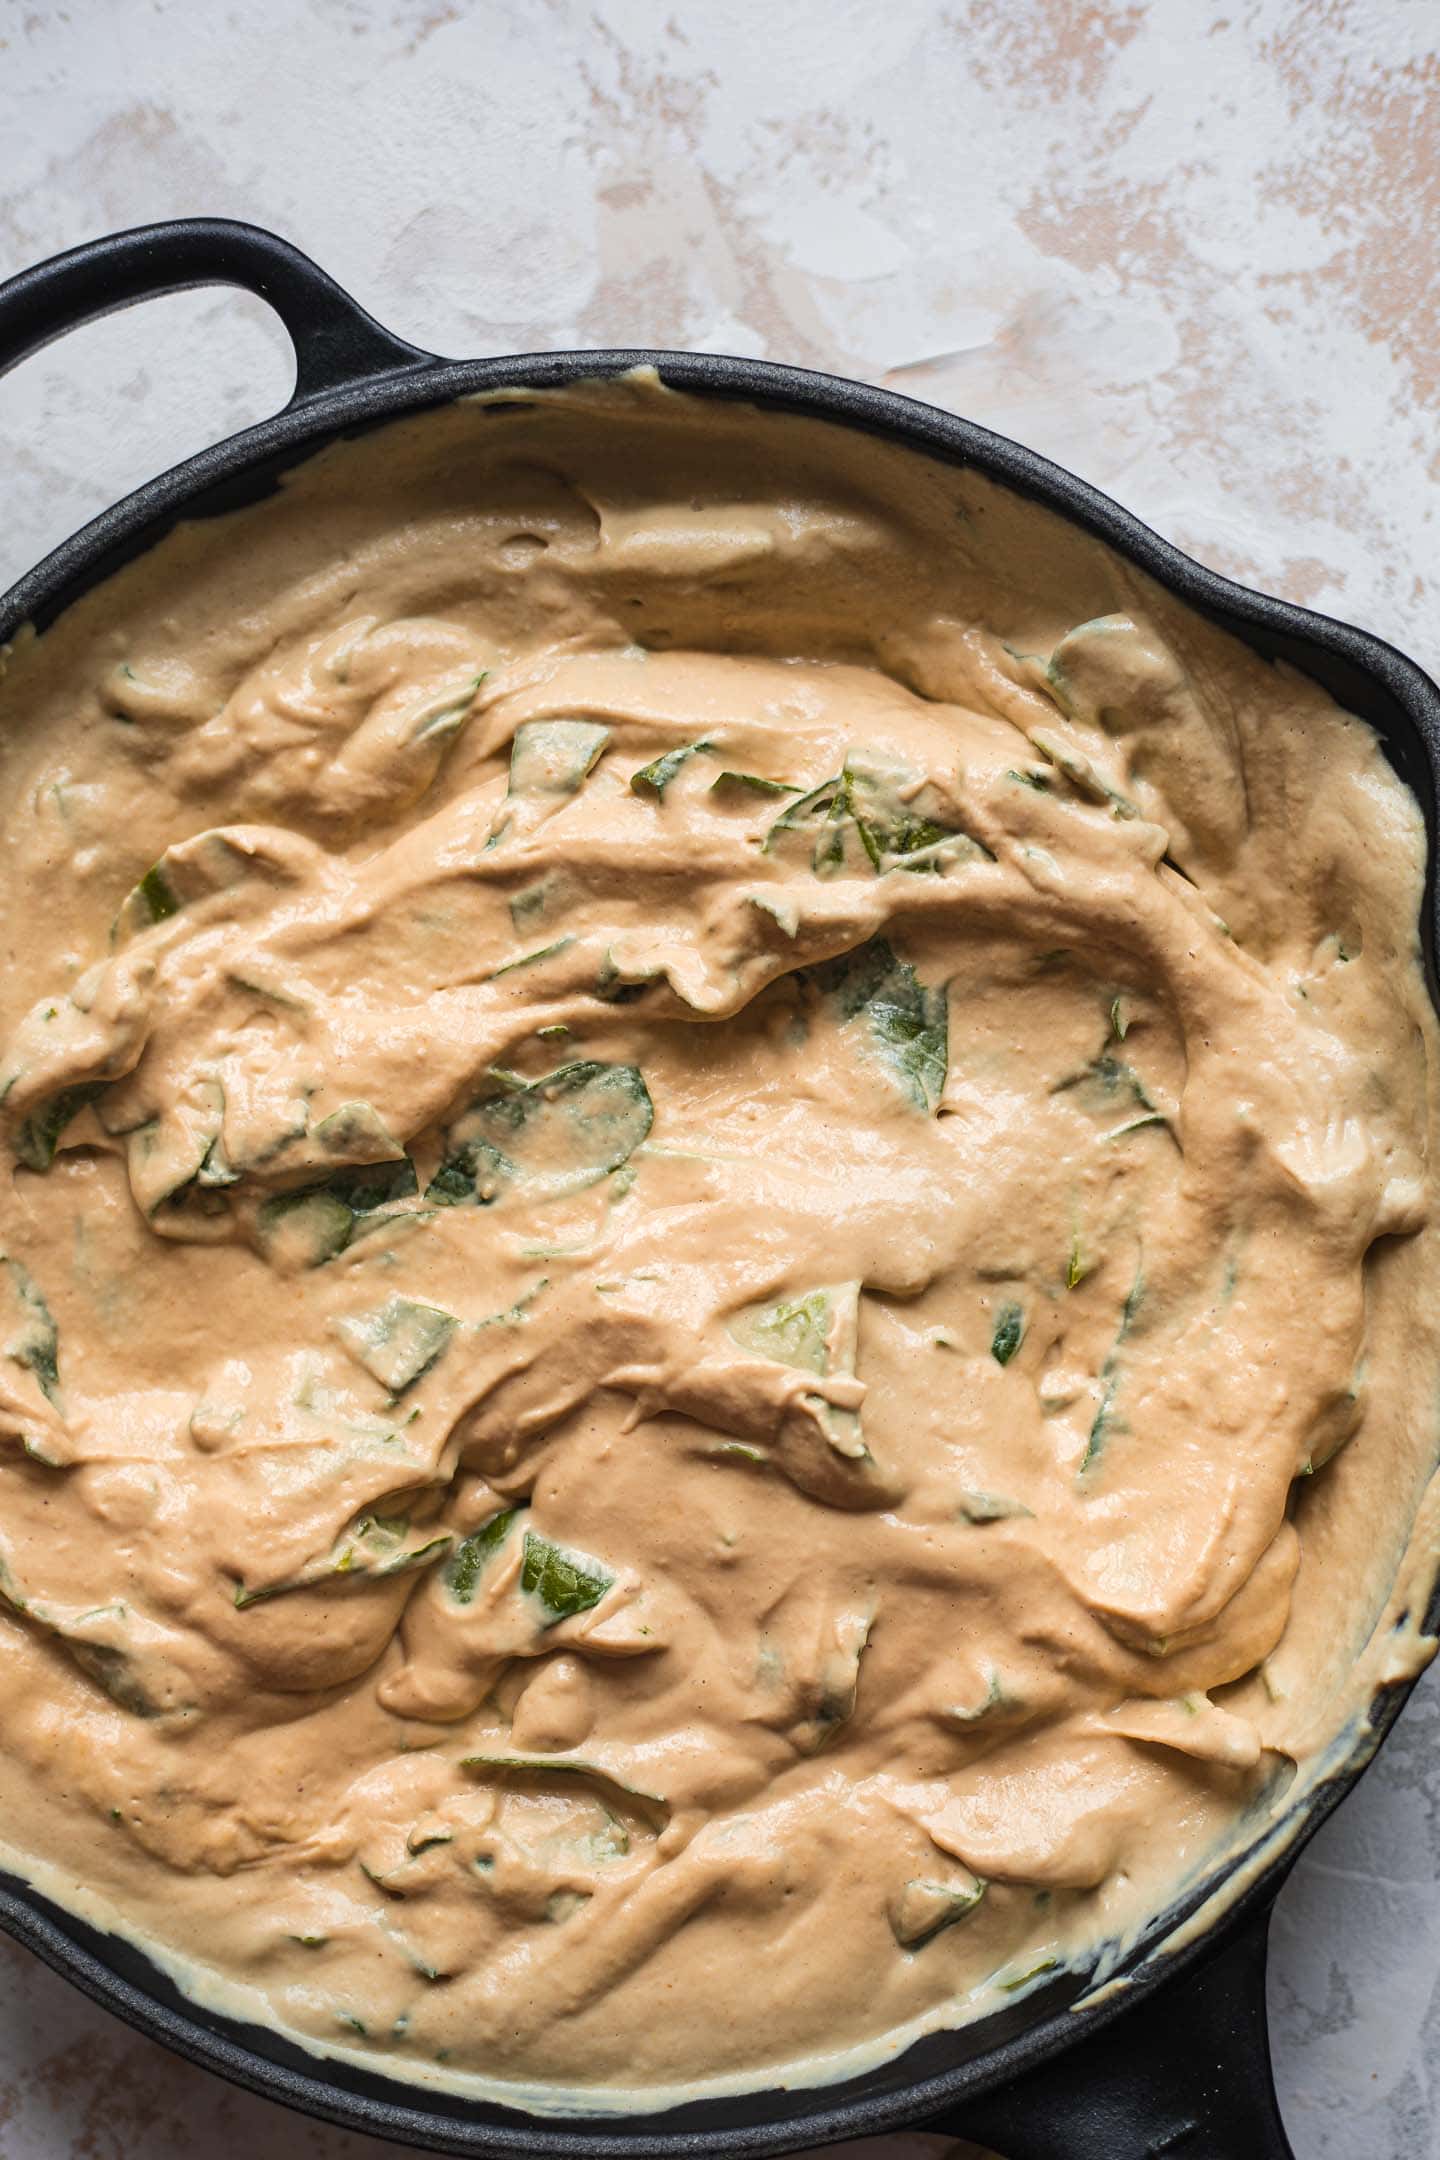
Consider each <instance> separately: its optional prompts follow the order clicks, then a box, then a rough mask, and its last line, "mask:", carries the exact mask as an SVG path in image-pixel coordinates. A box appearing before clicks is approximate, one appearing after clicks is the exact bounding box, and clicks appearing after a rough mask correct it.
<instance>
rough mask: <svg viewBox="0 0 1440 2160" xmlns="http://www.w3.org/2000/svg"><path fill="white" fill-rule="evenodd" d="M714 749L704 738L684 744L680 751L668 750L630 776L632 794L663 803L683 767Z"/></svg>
mask: <svg viewBox="0 0 1440 2160" xmlns="http://www.w3.org/2000/svg"><path fill="white" fill-rule="evenodd" d="M713 748H714V744H713V743H709V742H706V741H705V740H703V738H702V740H701V741H699V742H693V743H684V744H682V745H681V746H680V747H679V748H678V749H675V750H666V751H665V752H664V753H663V754H662V755H661V756H660V757H657V758H653V759H652V760H651V762H650V763H649V764H648V765H642V766H641V768H640V770H639V772H637V773H632V774H631V775H630V790H631V793H632V794H635V795H648V796H649V798H650V800H651V801H652V802H659V801H661V799H662V798H663V796H664V793H665V790H666V788H667V787H669V785H670V782H671V781H672V780H673V779H674V778H675V775H676V773H678V772H679V770H680V768H681V766H682V765H686V764H688V763H689V761H690V759H691V758H693V757H700V756H701V755H702V754H704V753H705V752H707V751H709V750H713Z"/></svg>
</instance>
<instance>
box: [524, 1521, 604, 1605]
mask: <svg viewBox="0 0 1440 2160" xmlns="http://www.w3.org/2000/svg"><path fill="white" fill-rule="evenodd" d="M614 1580H615V1578H614V1576H613V1575H605V1574H602V1573H601V1572H600V1569H599V1567H598V1565H597V1564H596V1562H594V1561H593V1560H589V1559H587V1558H586V1557H585V1556H584V1555H583V1554H581V1553H573V1552H567V1551H566V1550H565V1548H564V1547H563V1546H561V1545H552V1544H551V1543H550V1541H549V1539H548V1538H542V1537H537V1536H536V1534H535V1532H534V1531H533V1530H527V1531H526V1532H525V1557H524V1559H523V1561H522V1562H521V1566H520V1587H521V1589H522V1590H524V1591H526V1592H527V1593H528V1594H529V1595H530V1596H531V1597H533V1598H536V1599H538V1600H539V1602H540V1604H541V1605H542V1606H543V1608H544V1610H545V1613H546V1616H547V1617H546V1620H545V1625H546V1627H555V1626H556V1625H558V1623H559V1622H560V1621H561V1620H571V1619H573V1618H574V1617H575V1615H576V1614H577V1613H583V1612H589V1610H590V1608H591V1606H592V1605H598V1604H599V1602H600V1600H601V1598H603V1597H604V1595H605V1593H606V1591H607V1590H608V1589H609V1588H610V1586H611V1584H612V1583H613V1582H614Z"/></svg>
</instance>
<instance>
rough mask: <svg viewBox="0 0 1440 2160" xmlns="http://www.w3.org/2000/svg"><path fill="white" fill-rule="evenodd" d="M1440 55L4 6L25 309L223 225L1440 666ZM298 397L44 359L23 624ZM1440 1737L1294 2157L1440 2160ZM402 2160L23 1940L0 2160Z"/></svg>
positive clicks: (371, 13) (1343, 1998) (222, 347)
mask: <svg viewBox="0 0 1440 2160" xmlns="http://www.w3.org/2000/svg"><path fill="white" fill-rule="evenodd" d="M1437 48H1440V7H1437V6H1436V5H1435V4H1432V0H1232V4H1229V5H1227V4H1225V0H1212V4H1205V0H1150V4H1149V5H1146V4H1143V0H1137V4H1133V5H1132V4H1121V0H1113V4H1110V5H1096V6H1088V5H1083V4H1081V0H968V4H966V0H954V4H953V5H950V6H940V5H935V4H932V0H884V5H882V6H879V7H877V6H875V5H874V4H873V0H788V4H782V5H777V4H776V0H706V4H704V5H696V4H693V0H691V4H688V5H687V4H685V0H676V5H675V6H674V7H673V8H667V7H665V6H659V5H655V4H653V0H599V4H597V5H596V6H594V7H593V8H592V7H584V6H581V5H578V4H573V0H484V4H470V5H467V4H464V0H448V4H447V0H310V4H309V6H308V7H306V8H304V9H303V10H302V9H297V8H296V6H295V5H294V0H248V4H247V5H246V6H245V7H244V8H243V9H242V8H239V7H236V8H234V9H230V8H227V7H224V6H220V5H215V4H211V0H72V4H71V6H70V7H69V9H68V10H67V11H57V10H55V9H53V8H44V7H42V6H41V5H40V4H39V0H35V4H34V5H33V7H32V6H30V5H27V4H26V0H0V79H3V82H4V85H5V104H4V114H5V117H4V122H3V130H0V274H4V273H8V272H9V271H10V270H13V269H18V268H20V267H21V266H22V265H24V264H26V263H28V262H31V261H34V260H36V259H38V258H39V257H41V256H44V255H47V254H49V253H52V252H53V251H54V250H56V249H58V248H61V247H64V246H68V245H70V244H71V243H73V242H74V241H77V240H80V239H83V238H86V237H88V236H90V235H92V234H94V233H97V232H100V231H102V230H105V229H110V228H114V227H117V226H123V225H129V224H135V223H138V222H140V221H142V220H144V219H147V218H151V217H169V216H177V215H182V214H185V213H193V212H197V211H202V212H211V213H220V214H225V215H229V216H234V217H246V218H252V219H255V220H257V221H259V222H261V223H264V224H269V225H273V226H274V227H276V228H277V229H279V230H280V231H282V232H285V233H287V234H289V235H290V236H291V237H292V238H294V239H295V240H297V241H298V242H299V243H300V244H301V245H302V246H304V247H305V248H307V249H308V250H310V251H311V252H312V253H313V254H315V255H316V256H318V257H319V259H320V260H321V261H322V262H323V263H324V264H325V265H326V266H327V268H329V269H330V270H331V271H332V272H333V273H334V275H335V276H337V277H338V278H339V279H340V280H341V281H342V283H344V284H346V285H348V286H349V287H351V288H352V289H353V290H354V291H355V292H356V293H357V294H358V295H359V296H360V297H361V298H362V299H363V300H364V301H365V302H366V303H367V304H368V305H369V306H371V307H372V308H373V309H374V310H375V312H376V313H377V314H379V315H380V316H381V317H382V319H383V320H385V321H386V322H387V323H389V324H391V325H392V326H393V327H394V328H395V329H397V330H399V331H401V332H402V333H403V334H405V335H407V336H409V337H411V338H413V339H415V340H416V341H417V342H418V343H421V344H427V345H434V346H436V347H439V348H440V349H442V350H446V351H451V352H486V351H501V350H513V349H531V348H535V347H543V346H566V345H598V344H630V343H635V344H659V345H688V346H700V347H705V348H709V349H711V350H730V351H740V352H764V353H768V354H771V355H774V356H776V357H779V358H783V359H788V360H794V361H798V362H800V363H802V364H807V365H812V366H817V365H818V366H824V367H833V368H835V369H838V370H840V371H842V372H846V373H851V374H857V375H862V376H866V377H869V378H872V379H874V380H878V381H884V382H887V383H890V384H892V385H893V386H894V387H896V388H897V389H902V390H905V391H908V392H910V393H912V394H914V395H916V396H920V397H925V398H928V399H931V400H932V401H934V402H936V403H940V404H946V405H950V406H953V407H954V408H955V409H957V410H959V411H962V412H965V413H967V414H969V415H970V416H972V417H974V418H975V419H978V420H981V421H984V422H986V423H988V424H989V425H991V426H993V427H997V428H1000V429H1002V430H1004V431H1006V432H1008V433H1011V434H1014V435H1016V436H1018V437H1019V438H1020V439H1021V440H1023V441H1026V442H1029V443H1031V444H1033V445H1034V446H1035V447H1037V448H1038V449H1041V450H1045V451H1048V452H1049V453H1050V454H1052V455H1053V456H1055V457H1057V458H1059V459H1060V460H1061V461H1062V462H1063V463H1065V464H1068V465H1069V466H1071V467H1072V468H1073V469H1075V470H1077V471H1079V472H1081V473H1083V474H1085V475H1086V477H1088V478H1090V479H1092V480H1094V481H1096V482H1097V483H1098V484H1099V485H1100V486H1101V487H1103V488H1106V489H1108V490H1109V491H1111V492H1112V493H1114V494H1115V495H1117V496H1118V497H1119V498H1120V499H1121V500H1122V501H1123V502H1125V503H1127V504H1128V505H1129V506H1130V507H1131V508H1132V509H1134V510H1136V511H1138V512H1139V513H1140V514H1141V515H1142V516H1144V517H1146V518H1147V519H1148V520H1149V521H1150V522H1151V523H1153V524H1155V525H1156V526H1158V527H1159V529H1160V530H1161V531H1163V532H1164V533H1166V534H1167V535H1168V536H1169V537H1171V538H1173V539H1175V540H1177V541H1178V542H1179V543H1180V544H1181V545H1182V546H1184V547H1186V548H1189V549H1190V550H1191V551H1192V552H1193V553H1195V554H1198V555H1200V556H1202V557H1203V558H1204V559H1205V560H1207V561H1209V562H1211V563H1212V564H1214V565H1215V566H1216V567H1217V568H1220V569H1223V570H1226V571H1229V572H1231V573H1232V574H1234V575H1237V576H1239V577H1242V578H1244V579H1247V580H1253V581H1254V582H1256V583H1259V584H1262V585H1265V586H1268V587H1270V588H1271V589H1273V590H1276V591H1283V592H1286V593H1288V594H1290V595H1291V596H1293V597H1295V598H1297V599H1300V600H1304V601H1306V602H1308V603H1310V604H1311V605H1314V606H1318V607H1321V608H1324V609H1327V610H1329V611H1331V612H1334V613H1337V614H1341V615H1345V616H1348V617H1349V618H1351V619H1353V620H1355V621H1357V622H1361V623H1364V624H1366V625H1367V626H1368V627H1370V628H1373V629H1376V630H1378V631H1380V632H1381V633H1382V634H1384V635H1386V636H1389V637H1391V638H1392V639H1394V641H1395V642H1396V643H1398V644H1400V645H1402V646H1403V647H1404V648H1405V649H1407V650H1408V651H1410V652H1411V653H1412V654H1413V655H1414V656H1415V657H1416V658H1417V659H1419V660H1420V661H1422V662H1423V663H1425V664H1427V665H1429V666H1431V667H1432V668H1434V667H1436V665H1437V662H1440V625H1437V621H1436V617H1435V612H1434V601H1433V597H1432V593H1431V589H1430V587H1431V566H1432V564H1433V562H1434V559H1435V531H1434V528H1435V521H1436V513H1437V505H1440V488H1437V480H1440V429H1437V422H1436V410H1437V402H1440V358H1437V355H1440V259H1437V258H1440V239H1437V235H1440V148H1437V143H1436V139H1435V133H1434V128H1435V120H1434V115H1435V111H1436V108H1437V93H1440V62H1437V59H1436V52H1437ZM287 390H288V353H287V350H286V346H285V342H284V339H283V336H282V335H281V333H280V332H279V330H278V328H277V327H276V325H275V324H274V322H273V321H272V320H271V319H270V318H269V317H268V316H267V315H266V313H265V311H264V310H263V309H262V308H261V307H260V306H259V305H258V304H256V303H254V302H251V301H242V300H237V299H234V298H229V297H223V298H222V297H219V296H216V295H214V294H190V295H185V296H182V297H179V298H174V299H170V300H167V301H164V302H160V303H157V304H154V305H152V306H151V307H149V308H148V309H146V310H144V311H140V312H137V313H135V314H132V315H129V316H127V317H122V318H112V319H111V320H110V321H108V322H106V323H103V324H100V325H97V326H95V327H93V328H91V329H89V330H87V331H85V332H83V333H81V334H80V335H77V336H76V337H74V338H72V339H71V340H69V341H68V342H67V344H66V345H65V346H64V347H63V348H57V349H54V350H52V351H51V352H50V353H48V354H47V355H46V356H45V357H44V358H43V359H42V360H38V361H35V362H32V363H31V365H30V366H29V367H28V368H27V369H26V370H24V371H23V372H22V373H21V374H19V375H17V376H14V377H12V378H10V379H9V380H7V381H6V382H5V383H4V385H3V387H0V471H3V475H4V478H3V482H0V487H3V494H0V501H3V506H4V516H3V519H0V583H5V582H8V580H9V578H10V577H11V576H12V575H14V574H16V573H18V572H19V571H20V570H22V569H23V568H25V567H26V566H27V565H28V564H29V563H30V562H32V561H33V560H34V559H35V558H36V557H37V556H38V555H39V554H41V553H42V552H43V551H44V550H45V549H46V548H47V547H48V546H50V545H52V544H53V543H54V542H55V541H57V540H59V539H61V538H62V537H64V535H65V534H66V533H68V532H69V531H71V530H72V529H73V528H74V527H75V526H76V525H77V524H78V523H79V522H81V521H82V520H83V519H84V518H85V517H86V516H88V515H89V514H90V513H91V512H92V511H94V510H95V509H97V508H99V507H100V506H101V505H102V504H103V503H104V502H106V501H108V500H110V499H112V498H113V497H114V496H115V495H116V494H117V493H119V492H121V491H122V490H123V489H124V488H126V487H128V486H130V485H133V484H134V483H135V482H137V481H138V480H140V479H142V478H144V477H145V476H146V475H147V474H149V473H150V472H152V471H154V470H156V469H158V468H159V467H160V466H161V465H164V464H169V463H173V462H175V461H176V460H177V459H178V458H179V457H181V456H183V455H185V454H186V453H188V452H189V451H191V450H193V449H195V448H198V447H199V445H200V444H201V443H202V442H204V441H206V440H208V439H211V438H213V437H215V436H218V435H220V434H222V433H225V432H227V431H229V430H230V429H232V428H234V427H236V426H238V425H240V424H242V423H243V422H244V421H245V420H247V419H249V418H253V417H258V416H259V414H260V413H262V412H263V411H265V410H267V409H270V408H272V407H274V406H275V405H277V404H279V403H281V402H283V399H284V397H285V396H286V394H287ZM1437 1737H1440V1684H1437V1681H1436V1679H1435V1677H1434V1676H1432V1677H1431V1679H1430V1680H1429V1681H1427V1682H1426V1683H1422V1686H1421V1688H1420V1690H1419V1692H1418V1694H1417V1696H1416V1698H1415V1700H1414V1702H1413V1703H1412V1705H1411V1707H1410V1709H1409V1710H1408V1711H1407V1713H1406V1716H1405V1718H1404V1719H1403V1721H1402V1723H1401V1725H1400V1727H1399V1729H1398V1731H1397V1732H1396V1734H1395V1736H1394V1739H1393V1740H1392V1741H1391V1743H1390V1744H1389V1746H1388V1747H1387V1749H1386V1751H1385V1754H1384V1756H1383V1758H1382V1759H1381V1762H1380V1764H1379V1765H1378V1767H1377V1768H1376V1769H1375V1771H1374V1772H1373V1773H1372V1774H1371V1776H1370V1777H1369V1779H1368V1780H1367V1782H1366V1784H1365V1786H1364V1789H1363V1791H1362V1793H1361V1794H1360V1795H1359V1796H1358V1797H1357V1798H1355V1799H1353V1800H1352V1801H1351V1802H1350V1803H1348V1804H1347V1806H1346V1807H1345V1808H1344V1809H1343V1810H1342V1812H1341V1814H1340V1815H1339V1817H1338V1818H1337V1819H1336V1820H1335V1821H1334V1822H1333V1823H1332V1824H1331V1825H1330V1826H1329V1827H1328V1828H1327V1830H1326V1831H1325V1832H1324V1833H1322V1835H1321V1837H1320V1839H1319V1840H1318V1841H1317V1843H1316V1845H1315V1846H1314V1848H1313V1849H1312V1851H1311V1853H1310V1854H1309V1855H1308V1856H1307V1858H1306V1859H1305V1861H1304V1862H1303V1863H1302V1865H1301V1867H1300V1870H1299V1872H1298V1874H1297V1876H1296V1877H1295V1879H1294V1880H1293V1882H1292V1883H1291V1884H1290V1886H1289V1888H1288V1889H1287V1890H1286V1892H1285V1894H1284V1895H1283V1897H1282V1899H1281V1902H1280V1908H1279V1915H1278V1919H1277V1925H1276V1939H1275V1954H1274V1960H1273V1974H1272V1988H1271V2007H1272V2014H1273V2017H1274V2020H1275V2028H1276V2029H1275V2053H1276V2061H1277V2074H1278V2078H1279V2083H1280V2086H1281V2091H1282V2097H1283V2103H1284V2109H1285V2114H1286V2118H1287V2121H1288V2123H1289V2125H1290V2127H1291V2132H1292V2135H1293V2137H1294V2141H1295V2146H1296V2150H1297V2153H1298V2154H1299V2156H1300V2160H1434V2156H1437V2155H1440V2103H1437V2100H1436V2098H1435V2097H1434V2096H1432V2092H1431V2074H1430V2064H1431V2062H1432V2061H1437V2060H1440V2055H1437V2049H1440V2001H1437V1979H1440V1759H1437V1748H1436V1745H1435V1743H1436V1739H1437ZM392 2149H393V2148H386V2147H381V2146H378V2145H376V2144H374V2143H373V2142H372V2141H369V2140H363V2139H354V2138H349V2137H346V2136H343V2135H341V2134H339V2133H336V2132H330V2131H325V2130H321V2129H318V2128H316V2127H314V2126H311V2125H306V2124H301V2123H298V2122H295V2121H293V2120H292V2119H290V2118H287V2117H285V2116H284V2115H282V2114H281V2113H280V2112H279V2111H277V2110H275V2109H274V2108H271V2107H269V2106H268V2105H266V2104H265V2103H262V2102H259V2101H254V2100H251V2099H249V2098H248V2097H245V2096H242V2095H240V2094H237V2093H233V2092H231V2091H229V2090H227V2089H226V2088H224V2087H222V2086H220V2085H219V2084H217V2083H215V2082H214V2081H213V2080H210V2079H208V2078H206V2077H205V2076H204V2075H203V2074H201V2073H199V2072H193V2071H189V2070H187V2069H184V2068H183V2067H181V2066H179V2065H178V2064H174V2063H172V2062H171V2061H170V2060H169V2059H168V2058H167V2057H165V2056H163V2055H162V2054H161V2053H160V2052H159V2051H158V2050H156V2049H154V2048H153V2047H151V2046H150V2045H149V2044H148V2043H145V2042H141V2041H138V2040H135V2039H133V2038H132V2037H131V2036H130V2035H129V2034H128V2033H126V2032H124V2031H123V2030H122V2029H121V2028H120V2027H118V2026H117V2025H115V2024H113V2023H112V2022H110V2021H108V2020H107V2019H106V2018H104V2017H103V2016H102V2015H101V2014H100V2013H98V2012H96V2011H93V2010H91V2009H90V2008H89V2007H88V2006H87V2005H85V2004H83V2003H82V2002H81V2001H80V1999H79V1998H78V1997H77V1996H75V1995H73V1994H72V1993H71V1992H70V1991H69V1990H68V1989H66V1988H65V1987H64V1986H62V1984H61V1983H60V1982H58V1981H55V1980H53V1979H52V1978H51V1977H50V1976H49V1975H48V1974H46V1973H44V1972H42V1971H41V1970H40V1968H39V1967H38V1966H36V1965H34V1964H33V1962H32V1961H31V1960H29V1959H28V1958H26V1957H24V1956H23V1955H22V1954H21V1953H19V1952H17V1951H14V1950H12V1949H9V1948H8V1947H4V1948H0V2160H61V2156H68V2160H111V2156H112V2155H113V2156H116V2160H119V2156H120V2155H122V2154H123V2155H124V2156H125V2160H190V2156H192V2155H194V2154H196V2153H199V2152H203V2153H204V2154H205V2155H206V2160H241V2156H248V2155H249V2154H250V2153H252V2152H255V2151H259V2152H263V2153H264V2154H265V2155H266V2156H267V2160H271V2156H273V2160H302V2156H304V2160H341V2156H342V2155H345V2156H352V2155H353V2156H355V2160H359V2156H361V2155H369V2154H377V2155H378V2154H380V2153H381V2152H383V2151H386V2150H392ZM851 2149H852V2150H853V2151H855V2152H856V2153H857V2154H860V2153H862V2152H863V2151H865V2150H866V2149H865V2148H861V2147H856V2148H851ZM942 2149H943V2147H942V2146H940V2145H937V2144H936V2143H935V2142H934V2141H921V2140H916V2139H890V2140H885V2141H881V2143H880V2144H879V2145H877V2146H874V2147H872V2148H869V2151H870V2153H871V2155H872V2160H880V2155H881V2154H882V2153H883V2155H884V2156H885V2160H914V2156H918V2155H920V2154H921V2153H930V2152H935V2151H939V2150H942Z"/></svg>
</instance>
